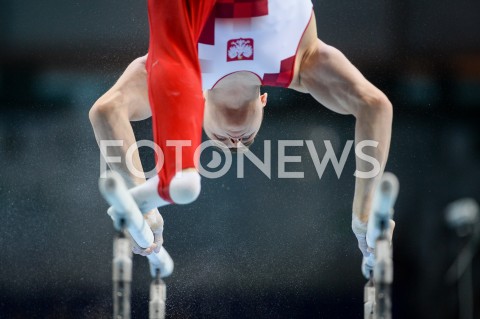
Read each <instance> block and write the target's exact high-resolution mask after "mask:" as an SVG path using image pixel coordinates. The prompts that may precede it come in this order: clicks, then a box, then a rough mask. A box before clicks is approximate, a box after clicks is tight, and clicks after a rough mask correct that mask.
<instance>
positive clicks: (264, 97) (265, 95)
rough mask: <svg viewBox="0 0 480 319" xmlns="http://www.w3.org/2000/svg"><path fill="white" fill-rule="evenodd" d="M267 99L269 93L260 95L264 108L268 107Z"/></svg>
mask: <svg viewBox="0 0 480 319" xmlns="http://www.w3.org/2000/svg"><path fill="white" fill-rule="evenodd" d="M267 98H268V93H263V94H262V95H260V102H262V106H263V107H265V105H267Z"/></svg>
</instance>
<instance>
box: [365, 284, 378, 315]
mask: <svg viewBox="0 0 480 319" xmlns="http://www.w3.org/2000/svg"><path fill="white" fill-rule="evenodd" d="M363 305H364V307H363V309H364V315H363V318H365V319H377V318H376V317H375V286H374V284H373V280H372V279H370V280H369V281H368V282H367V283H366V284H365V288H364V291H363Z"/></svg>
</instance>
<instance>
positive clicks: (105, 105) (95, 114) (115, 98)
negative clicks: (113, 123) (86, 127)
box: [88, 91, 128, 127]
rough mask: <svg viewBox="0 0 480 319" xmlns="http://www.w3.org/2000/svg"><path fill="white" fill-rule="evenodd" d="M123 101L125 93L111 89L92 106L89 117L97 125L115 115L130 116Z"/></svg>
mask: <svg viewBox="0 0 480 319" xmlns="http://www.w3.org/2000/svg"><path fill="white" fill-rule="evenodd" d="M122 105H124V103H123V94H122V93H121V92H118V91H109V92H107V93H105V94H104V95H103V96H102V97H100V98H99V99H98V100H97V101H96V102H95V103H94V104H93V106H92V107H91V108H90V111H89V112H88V117H89V119H90V123H92V125H93V126H94V127H95V126H97V125H100V124H102V123H104V122H106V121H108V120H109V119H111V118H113V117H118V116H119V115H120V116H121V115H122V114H124V115H125V116H128V112H127V110H125V108H124V107H122Z"/></svg>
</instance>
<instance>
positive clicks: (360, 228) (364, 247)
mask: <svg viewBox="0 0 480 319" xmlns="http://www.w3.org/2000/svg"><path fill="white" fill-rule="evenodd" d="M367 225H368V222H365V223H364V222H362V221H360V219H358V217H357V216H355V215H353V216H352V231H353V233H354V234H355V237H357V241H358V248H359V249H360V251H361V252H362V255H363V263H365V262H366V261H367V260H368V258H369V257H370V255H372V254H375V249H373V248H372V247H369V246H368V244H367ZM394 229H395V222H394V221H393V220H392V219H390V227H389V230H388V231H389V236H388V237H389V241H390V244H391V243H392V237H393V230H394ZM374 266H375V265H369V264H368V263H367V264H365V267H362V270H364V271H367V272H370V271H373V267H374ZM364 275H365V277H368V274H364Z"/></svg>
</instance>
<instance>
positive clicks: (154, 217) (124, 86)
mask: <svg viewBox="0 0 480 319" xmlns="http://www.w3.org/2000/svg"><path fill="white" fill-rule="evenodd" d="M145 61H146V56H144V57H140V58H138V59H136V60H134V61H133V62H132V63H130V65H129V66H128V67H127V69H126V70H125V72H124V73H123V74H122V75H121V77H120V78H119V79H118V81H117V82H116V83H115V84H114V85H113V87H112V88H111V89H109V90H108V91H107V92H106V93H105V94H104V95H103V96H101V97H100V98H99V99H98V100H97V101H96V102H95V104H94V105H93V106H92V108H91V109H90V112H89V118H90V122H91V124H92V127H93V130H94V132H95V138H96V139H97V142H98V144H99V145H100V141H102V140H120V141H123V146H118V147H109V148H108V156H118V157H120V158H121V161H120V163H109V165H110V168H111V169H113V170H114V171H117V172H119V173H120V174H121V175H122V177H123V178H124V180H125V182H126V183H127V186H128V188H132V187H133V186H136V185H140V184H143V183H145V177H144V176H137V175H138V174H137V175H135V174H133V172H131V171H130V170H129V169H128V167H127V165H126V160H125V158H126V153H127V150H128V148H129V147H130V146H131V145H134V144H135V143H136V140H135V135H134V132H133V129H132V125H131V124H130V121H140V120H144V119H146V118H148V117H150V116H151V111H150V105H149V101H148V91H147V71H146V69H145ZM102 151H104V150H102ZM102 155H103V156H107V154H102ZM132 162H133V163H132V164H133V165H134V167H135V168H136V169H137V171H140V172H143V169H142V163H141V161H140V157H139V154H138V149H136V150H135V152H134V153H133V156H132ZM144 217H145V219H146V220H147V222H148V224H149V225H150V227H151V228H152V231H153V232H154V234H155V243H154V245H152V247H149V248H147V249H146V250H142V249H140V247H138V245H134V252H135V253H138V254H142V255H143V254H148V253H150V252H151V251H152V250H153V251H156V252H157V251H159V250H160V247H161V245H162V241H163V239H162V230H163V219H162V217H161V215H160V214H159V212H158V210H157V209H153V210H151V211H149V212H147V213H146V214H144Z"/></svg>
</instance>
